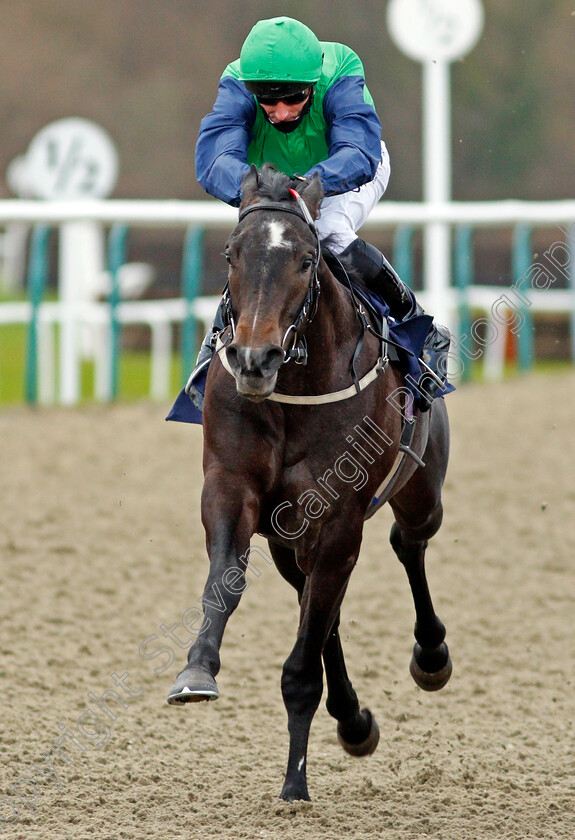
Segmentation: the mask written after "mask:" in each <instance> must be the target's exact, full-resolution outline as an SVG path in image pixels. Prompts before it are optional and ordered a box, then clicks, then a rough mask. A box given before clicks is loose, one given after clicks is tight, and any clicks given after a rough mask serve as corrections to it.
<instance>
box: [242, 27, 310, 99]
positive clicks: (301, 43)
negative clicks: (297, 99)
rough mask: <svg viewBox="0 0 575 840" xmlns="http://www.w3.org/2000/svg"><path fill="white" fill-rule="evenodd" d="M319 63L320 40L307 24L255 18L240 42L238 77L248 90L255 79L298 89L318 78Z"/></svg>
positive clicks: (255, 81)
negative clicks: (251, 26)
mask: <svg viewBox="0 0 575 840" xmlns="http://www.w3.org/2000/svg"><path fill="white" fill-rule="evenodd" d="M322 62H323V54H322V49H321V45H320V42H319V41H318V39H317V37H316V36H315V35H314V33H313V32H312V31H311V29H309V27H307V26H306V25H305V24H303V23H300V22H299V20H294V19H293V18H289V17H275V18H270V19H269V20H260V21H258V23H256V25H255V26H254V27H253V29H252V30H251V31H250V33H249V35H248V37H247V38H246V40H245V41H244V45H243V47H242V50H241V53H240V76H239V78H240V81H242V82H246V83H247V84H246V87H248V89H251V87H252V86H253V87H256V86H257V83H258V82H260V83H261V82H263V83H264V84H265V83H269V82H283V83H287V84H288V85H289V86H290V87H291V86H292V85H294V87H297V86H298V84H299V86H300V89H301V85H302V84H303V85H304V86H305V85H306V84H307V85H313V84H315V83H316V82H317V81H318V80H319V78H320V76H321V69H322ZM250 83H256V84H255V85H252V84H250ZM254 92H255V91H254Z"/></svg>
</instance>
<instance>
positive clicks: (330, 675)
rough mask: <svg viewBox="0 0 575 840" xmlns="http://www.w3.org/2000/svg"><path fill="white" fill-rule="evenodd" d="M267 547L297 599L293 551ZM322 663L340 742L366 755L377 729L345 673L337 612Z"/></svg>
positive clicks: (299, 584) (299, 575)
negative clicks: (362, 706)
mask: <svg viewBox="0 0 575 840" xmlns="http://www.w3.org/2000/svg"><path fill="white" fill-rule="evenodd" d="M269 546H270V551H271V553H272V557H273V558H274V561H275V564H276V566H277V568H278V571H279V572H280V574H281V575H282V577H284V578H285V580H287V581H288V583H290V584H291V585H292V586H293V587H294V589H296V590H297V593H298V599H299V600H300V602H301V597H302V594H303V590H304V586H305V581H306V577H305V575H304V573H303V572H302V571H301V570H300V569H299V568H298V566H297V564H296V560H295V552H294V551H293V550H292V549H287V548H285V547H283V546H278V545H274V544H273V543H272V542H270V543H269ZM323 664H324V667H325V680H326V683H327V700H326V708H327V710H328V712H329V714H330V715H331V716H332V717H333V718H335V719H336V720H337V721H338V727H337V736H338V739H339V742H340V744H341V745H342V747H343V748H344V750H346V751H347V752H348V753H349V754H350V755H355V756H363V755H370V754H371V753H372V752H374V750H375V748H376V747H377V744H378V742H379V728H378V726H377V722H376V720H375V718H374V717H373V715H372V714H371V712H370V711H369V709H361V708H360V706H359V701H358V699H357V694H356V693H355V691H354V688H353V686H352V684H351V681H350V679H349V677H348V675H347V669H346V667H345V659H344V656H343V650H342V647H341V641H340V637H339V613H338V615H337V617H336V619H335V621H334V623H333V626H332V628H331V630H330V633H329V636H328V637H327V641H326V643H325V647H324V649H323Z"/></svg>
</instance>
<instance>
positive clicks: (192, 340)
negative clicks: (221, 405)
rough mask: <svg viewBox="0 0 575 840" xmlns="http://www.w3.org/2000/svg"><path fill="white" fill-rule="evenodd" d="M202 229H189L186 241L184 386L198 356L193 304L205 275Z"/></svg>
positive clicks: (184, 274)
mask: <svg viewBox="0 0 575 840" xmlns="http://www.w3.org/2000/svg"><path fill="white" fill-rule="evenodd" d="M203 240H204V231H203V230H202V228H198V227H193V226H192V227H189V228H188V230H187V231H186V236H185V239H184V252H183V257H182V296H183V297H184V299H185V301H186V314H185V317H184V321H183V323H182V349H181V357H182V384H183V385H185V384H186V382H187V380H188V377H189V375H190V373H191V371H192V369H193V367H194V364H195V361H196V354H197V326H196V318H195V316H194V313H193V311H192V303H193V301H194V299H195V298H196V297H197V296H198V293H199V291H200V289H201V286H202V275H203V262H204V260H203V256H204V253H203Z"/></svg>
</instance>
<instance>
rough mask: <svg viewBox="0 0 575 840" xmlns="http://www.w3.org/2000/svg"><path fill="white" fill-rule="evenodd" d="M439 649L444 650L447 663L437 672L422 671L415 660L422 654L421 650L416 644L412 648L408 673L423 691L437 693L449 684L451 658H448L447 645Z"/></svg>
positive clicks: (451, 668) (451, 667)
mask: <svg viewBox="0 0 575 840" xmlns="http://www.w3.org/2000/svg"><path fill="white" fill-rule="evenodd" d="M441 647H444V648H445V651H446V653H447V661H446V663H445V665H444V666H443V667H442V668H440V669H439V670H438V671H424V670H423V668H421V667H420V666H419V665H418V664H417V658H418V655H420V654H421V653H422V648H421V647H420V645H418V644H416V645H415V646H414V648H413V656H412V657H411V662H410V663H409V673H410V674H411V676H412V677H413V679H414V681H415V683H416V684H417V685H418V686H419V687H420V688H422V689H423V690H424V691H439V689H441V688H443V686H444V685H447V683H448V682H449V678H450V676H451V672H452V670H453V666H452V664H451V657H450V656H449V651H448V650H447V645H445V644H443V645H441Z"/></svg>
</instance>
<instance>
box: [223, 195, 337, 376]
mask: <svg viewBox="0 0 575 840" xmlns="http://www.w3.org/2000/svg"><path fill="white" fill-rule="evenodd" d="M290 193H291V194H292V195H293V196H294V198H295V199H296V201H297V206H295V207H289V206H286V205H285V204H283V203H281V202H279V201H268V202H266V203H261V204H250V205H249V206H248V207H245V208H244V209H243V210H242V211H241V212H240V215H239V218H238V224H239V223H240V222H241V221H243V219H245V217H246V216H247V215H249V214H250V213H254V212H255V211H256V210H277V211H279V212H281V213H291V214H292V215H293V216H298V218H300V219H302V220H303V221H304V222H305V223H306V225H307V226H308V228H309V229H310V230H311V232H312V233H313V235H314V238H315V242H316V254H315V259H314V260H313V263H312V272H311V279H310V283H309V286H308V290H307V293H306V296H305V298H304V301H303V304H302V306H301V309H300V311H299V313H298V315H297V316H296V318H295V320H294V322H293V323H292V324H290V326H289V327H288V328H287V330H286V331H285V335H284V337H283V340H282V350H283V351H284V354H285V356H284V364H285V363H286V362H289V361H291V360H292V359H294V361H295V363H296V364H297V365H305V364H307V344H306V340H305V338H304V336H303V335H300V331H301V330H303V329H304V328H305V327H307V326H308V325H309V324H311V322H312V321H313V319H314V318H315V315H316V313H317V307H318V303H319V293H320V290H321V287H320V284H319V278H318V276H317V272H318V267H319V261H320V258H321V246H320V241H319V236H318V233H317V230H316V226H315V224H314V221H313V219H312V216H311V213H310V212H309V210H308V207H307V205H306V203H305V201H304V200H303V198H302V197H301V195H300V194H299V193H298V192H296V190H292V189H290ZM227 298H228V299H227V301H226V303H227V309H228V314H229V322H230V324H231V328H232V337H233V333H234V332H235V326H234V320H233V316H232V306H231V300H230V297H229V291H228V293H227ZM290 342H291V344H290Z"/></svg>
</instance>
